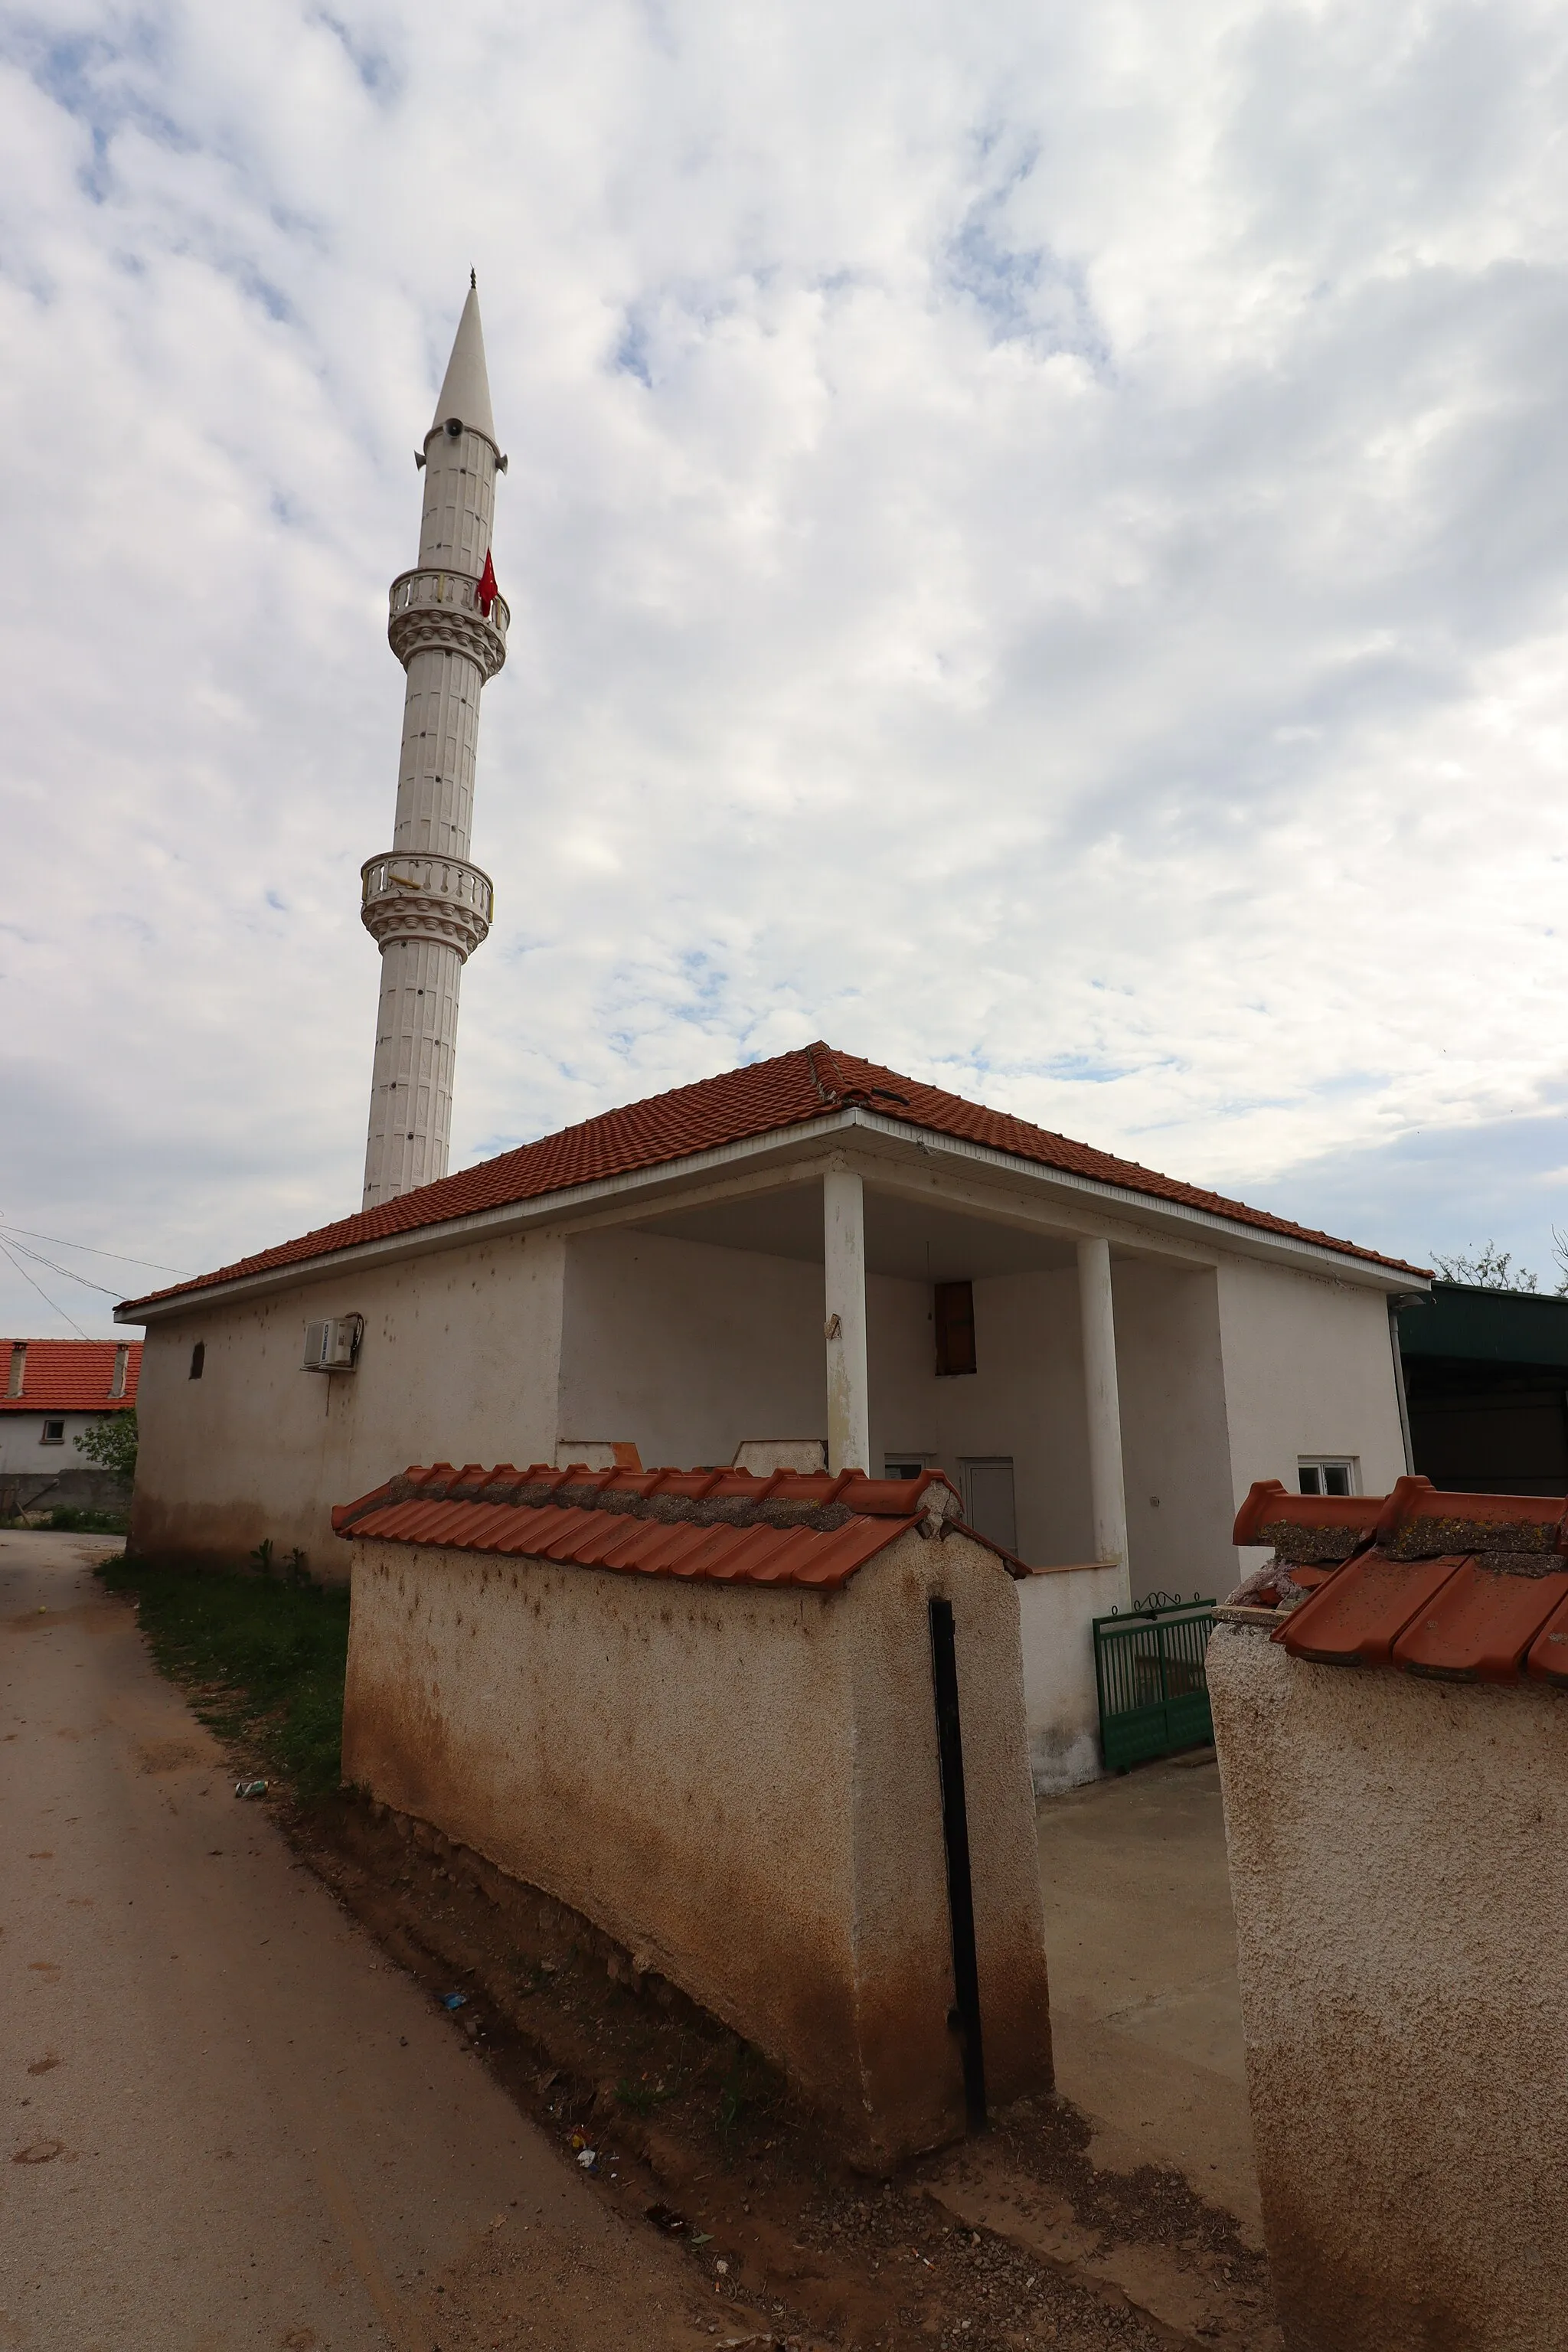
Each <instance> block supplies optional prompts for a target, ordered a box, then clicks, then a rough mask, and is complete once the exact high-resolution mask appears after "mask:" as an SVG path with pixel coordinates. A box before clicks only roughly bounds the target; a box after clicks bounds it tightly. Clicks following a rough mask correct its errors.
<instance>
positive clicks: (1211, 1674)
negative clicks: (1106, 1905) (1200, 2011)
mask: <svg viewBox="0 0 1568 2352" xmlns="http://www.w3.org/2000/svg"><path fill="white" fill-rule="evenodd" d="M1208 1681H1209V1691H1210V1696H1211V1699H1212V1703H1213V1706H1214V1715H1215V1738H1216V1743H1217V1746H1218V1750H1219V1760H1220V1771H1221V1777H1222V1780H1223V1784H1224V1790H1225V1808H1226V1836H1227V1840H1228V1843H1229V1853H1230V1870H1231V1885H1232V1890H1233V1894H1234V1897H1235V1906H1236V1921H1237V1942H1238V1948H1239V1956H1240V1966H1241V1994H1242V2011H1243V2020H1244V2023H1245V2028H1246V2034H1247V2083H1248V2089H1249V2092H1250V2095H1251V2102H1252V2116H1253V2135H1254V2139H1255V2142H1256V2145H1257V2150H1258V2178H1259V2187H1260V2189H1261V2192H1262V2199H1263V2210H1264V2223H1265V2229H1266V2231H1267V2235H1268V2252H1269V2260H1270V2263H1271V2265H1272V2268H1273V2273H1274V2279H1275V2285H1276V2292H1277V2294H1278V2297H1279V2306H1280V2317H1281V2322H1282V2325H1283V2328H1284V2334H1285V2340H1286V2343H1287V2345H1288V2346H1289V2352H1559V2347H1562V2345H1563V2342H1564V2340H1565V2335H1568V2330H1565V2326H1564V2317H1563V2315H1564V2312H1565V2311H1568V2179H1565V2175H1564V2168H1563V2120H1562V2102H1563V2091H1562V2085H1563V2080H1564V2077H1565V2074H1568V1906H1565V1905H1564V1902H1563V1884H1562V1867H1561V1860H1560V1857H1561V1856H1562V1854H1563V1852H1564V1851H1565V1850H1568V1706H1564V1705H1563V1700H1562V1698H1561V1697H1560V1696H1558V1695H1557V1694H1556V1693H1554V1692H1551V1691H1547V1690H1542V1689H1538V1688H1535V1687H1533V1686H1530V1685H1517V1686H1514V1687H1511V1688H1496V1687H1489V1686H1486V1685H1456V1684H1452V1683H1443V1682H1437V1681H1431V1680H1426V1679H1424V1678H1421V1677H1419V1676H1415V1675H1395V1674H1386V1673H1371V1672H1359V1671H1357V1670H1355V1669H1353V1668H1348V1667H1335V1666H1321V1665H1312V1664H1305V1663H1301V1662H1299V1661H1296V1660H1294V1659H1292V1658H1290V1657H1289V1656H1288V1655H1287V1654H1286V1653H1285V1652H1284V1651H1283V1650H1282V1649H1281V1648H1280V1647H1279V1645H1278V1644H1275V1643H1271V1642H1270V1641H1269V1640H1268V1629H1267V1627H1259V1626H1253V1625H1245V1624H1238V1623H1226V1622H1221V1623H1220V1624H1219V1625H1218V1626H1217V1627H1216V1629H1215V1635H1214V1638H1213V1640H1212V1642H1211V1643H1210V1646H1209V1654H1208Z"/></svg>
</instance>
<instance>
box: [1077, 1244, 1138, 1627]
mask: <svg viewBox="0 0 1568 2352" xmlns="http://www.w3.org/2000/svg"><path fill="white" fill-rule="evenodd" d="M1078 1303H1079V1315H1080V1317H1081V1318H1082V1322H1083V1385H1084V1402H1085V1405H1086V1407H1087V1410H1088V1417H1089V1496H1090V1501H1091V1504H1092V1507H1093V1512H1094V1556H1095V1559H1097V1560H1103V1561H1104V1562H1105V1563H1106V1564H1107V1566H1110V1567H1114V1568H1118V1569H1120V1570H1121V1591H1120V1595H1119V1597H1118V1600H1117V1601H1116V1603H1115V1605H1116V1606H1117V1607H1118V1608H1121V1609H1129V1608H1131V1605H1132V1583H1131V1575H1130V1572H1129V1568H1128V1559H1127V1495H1126V1489H1125V1486H1124V1485H1123V1482H1122V1472H1121V1392H1120V1391H1119V1390H1118V1387H1117V1382H1116V1317H1115V1312H1114V1309H1113V1307H1112V1305H1111V1296H1110V1243H1109V1242H1102V1241H1081V1242H1079V1245H1078Z"/></svg>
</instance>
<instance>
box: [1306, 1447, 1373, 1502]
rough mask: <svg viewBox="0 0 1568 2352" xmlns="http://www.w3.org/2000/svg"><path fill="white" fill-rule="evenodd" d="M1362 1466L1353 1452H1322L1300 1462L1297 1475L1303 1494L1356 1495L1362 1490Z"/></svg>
mask: <svg viewBox="0 0 1568 2352" xmlns="http://www.w3.org/2000/svg"><path fill="white" fill-rule="evenodd" d="M1360 1466H1361V1465H1360V1464H1359V1463H1358V1462H1357V1461H1356V1459H1355V1457H1354V1455H1353V1454H1349V1455H1346V1454H1342V1455H1340V1456H1339V1457H1338V1458H1335V1457H1334V1456H1332V1455H1328V1454H1320V1455H1318V1456H1317V1457H1315V1458H1313V1459H1308V1460H1303V1461H1301V1462H1300V1463H1299V1464H1298V1465H1297V1476H1298V1479H1299V1480H1300V1488H1301V1492H1302V1494H1303V1495H1354V1494H1358V1493H1359V1492H1360V1490H1361V1480H1360V1478H1359V1477H1358V1475H1356V1474H1357V1472H1358V1470H1359V1469H1360Z"/></svg>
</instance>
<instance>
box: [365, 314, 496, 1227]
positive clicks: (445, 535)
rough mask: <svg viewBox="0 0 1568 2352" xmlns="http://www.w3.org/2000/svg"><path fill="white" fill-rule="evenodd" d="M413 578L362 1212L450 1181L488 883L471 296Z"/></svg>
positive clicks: (482, 459) (487, 599)
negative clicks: (474, 862) (477, 828)
mask: <svg viewBox="0 0 1568 2352" xmlns="http://www.w3.org/2000/svg"><path fill="white" fill-rule="evenodd" d="M414 462H415V464H416V466H418V467H422V468H423V471H424V475H425V512H424V516H423V519H422V520H421V522H420V527H419V567H418V569H417V571H415V572H404V573H403V574H402V575H401V577H400V578H398V579H396V580H395V581H394V582H393V583H392V610H391V614H390V617H389V619H388V621H387V627H386V634H387V636H388V638H389V639H390V640H391V644H392V650H393V652H394V653H395V655H396V656H397V658H398V660H399V661H400V662H401V663H402V664H403V667H404V668H405V670H406V671H407V673H408V686H407V690H406V692H405V696H404V702H403V751H402V756H401V759H400V761H399V764H398V771H397V819H396V823H395V825H394V827H393V846H392V848H391V850H390V851H388V852H386V853H385V854H384V855H383V856H380V857H372V858H368V859H367V860H366V862H365V864H364V865H363V866H362V867H361V869H360V873H361V879H362V885H363V890H362V905H361V908H360V918H361V920H362V921H363V924H364V927H365V929H366V930H367V931H368V932H369V933H370V935H371V937H372V939H373V940H375V942H376V944H377V946H378V947H379V948H380V950H381V1001H380V1003H379V1006H378V1008H377V1012H376V1023H375V1068H374V1076H373V1078H372V1081H371V1096H370V1141H369V1143H368V1145H367V1146H366V1149H365V1155H364V1206H365V1207H366V1208H367V1209H373V1208H374V1206H375V1204H376V1202H378V1201H391V1200H395V1198H396V1196H397V1195H398V1193H400V1192H412V1191H413V1190H414V1188H415V1186H416V1184H433V1183H434V1182H435V1181H436V1180H437V1178H438V1177H441V1176H444V1175H445V1174H446V1173H447V1152H448V1150H450V1146H451V1133H452V1069H453V1064H454V1062H455V1061H456V1059H457V1048H458V983H459V982H460V980H461V978H462V971H463V965H464V963H465V961H467V959H468V957H469V956H470V955H471V954H472V953H473V951H474V950H475V949H476V948H477V947H478V946H479V942H480V940H482V939H483V938H484V937H485V935H486V933H487V932H488V931H489V927H490V906H491V898H492V892H491V888H490V878H489V875H488V874H483V873H481V872H480V870H479V867H478V866H470V865H469V863H468V838H469V834H470V831H471V828H472V824H473V812H474V752H475V749H476V747H477V744H478V740H479V689H480V688H482V687H483V685H484V684H485V681H486V679H487V678H492V677H494V676H495V674H496V672H497V670H498V669H500V666H501V664H502V662H504V661H505V659H506V631H507V622H508V620H509V619H510V614H508V612H507V608H506V606H505V604H503V603H502V602H501V599H500V597H499V596H498V595H497V594H496V593H495V572H494V571H493V569H490V568H489V555H490V518H491V514H492V511H493V509H494V506H495V487H496V476H497V474H498V473H500V474H504V473H505V471H506V459H505V458H504V457H502V455H501V452H500V445H499V443H498V442H497V440H496V428H495V424H494V420H493V419H492V417H491V415H490V389H489V379H488V377H487V376H486V374H485V344H484V337H483V334H482V333H481V331H480V329H479V293H478V289H477V282H476V281H475V280H474V278H473V277H472V274H471V273H470V278H469V288H468V300H467V301H466V302H465V303H464V305H463V315H462V317H461V319H460V320H458V338H457V341H456V342H454V344H453V345H452V356H451V359H450V360H449V361H448V362H447V375H446V381H445V382H444V383H443V384H442V386H441V396H440V398H439V399H438V400H437V403H436V415H435V421H434V422H433V424H432V425H431V427H430V430H429V432H428V433H427V434H426V436H425V446H424V448H423V449H422V450H421V451H420V453H419V455H418V456H417V457H416V458H415V461H414Z"/></svg>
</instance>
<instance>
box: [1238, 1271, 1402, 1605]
mask: <svg viewBox="0 0 1568 2352" xmlns="http://www.w3.org/2000/svg"><path fill="white" fill-rule="evenodd" d="M1215 1281H1216V1285H1217V1298H1218V1310H1219V1334H1220V1345H1221V1350H1222V1353H1223V1357H1224V1363H1225V1402H1226V1423H1227V1426H1228V1431H1229V1439H1230V1462H1231V1507H1232V1510H1233V1511H1234V1509H1235V1508H1236V1507H1237V1505H1238V1504H1239V1503H1240V1502H1241V1500H1242V1498H1243V1496H1245V1495H1246V1493H1247V1488H1248V1487H1249V1486H1251V1484H1252V1482H1253V1480H1254V1479H1255V1478H1279V1479H1280V1480H1282V1482H1283V1483H1284V1485H1285V1486H1288V1487H1289V1488H1291V1489H1292V1490H1294V1489H1295V1486H1296V1483H1297V1475H1298V1470H1299V1466H1300V1459H1301V1457H1302V1456H1303V1455H1308V1456H1310V1455H1313V1454H1319V1455H1328V1456H1331V1457H1342V1458H1344V1459H1346V1460H1348V1461H1351V1462H1353V1463H1354V1464H1355V1465H1356V1472H1357V1484H1358V1487H1359V1491H1360V1492H1361V1493H1362V1494H1363V1495H1382V1494H1386V1493H1387V1491H1388V1489H1389V1487H1390V1486H1393V1484H1394V1480H1395V1479H1396V1478H1399V1477H1402V1476H1403V1475H1404V1474H1405V1467H1406V1465H1405V1439H1404V1433H1403V1431H1402V1429H1401V1426H1400V1419H1399V1395H1398V1391H1397V1389H1396V1387H1395V1385H1394V1349H1393V1343H1392V1340H1391V1339H1390V1336H1389V1328H1388V1305H1387V1299H1386V1296H1385V1294H1384V1293H1383V1292H1382V1291H1378V1290H1373V1289H1371V1288H1370V1287H1367V1286H1363V1285H1362V1284H1360V1283H1357V1282H1345V1281H1341V1280H1337V1279H1335V1278H1334V1277H1333V1276H1324V1275H1317V1274H1307V1273H1304V1272H1303V1273H1298V1272H1296V1271H1295V1270H1294V1269H1292V1268H1289V1267H1284V1266H1273V1265H1260V1264H1259V1263H1258V1261H1257V1260H1255V1259H1252V1258H1246V1257H1241V1256H1239V1255H1237V1256H1231V1255H1226V1256H1225V1257H1222V1258H1221V1260H1220V1262H1219V1265H1218V1268H1217V1270H1216V1275H1215ZM1248 1557H1249V1558H1250V1557H1251V1555H1250V1554H1249V1555H1248Z"/></svg>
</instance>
